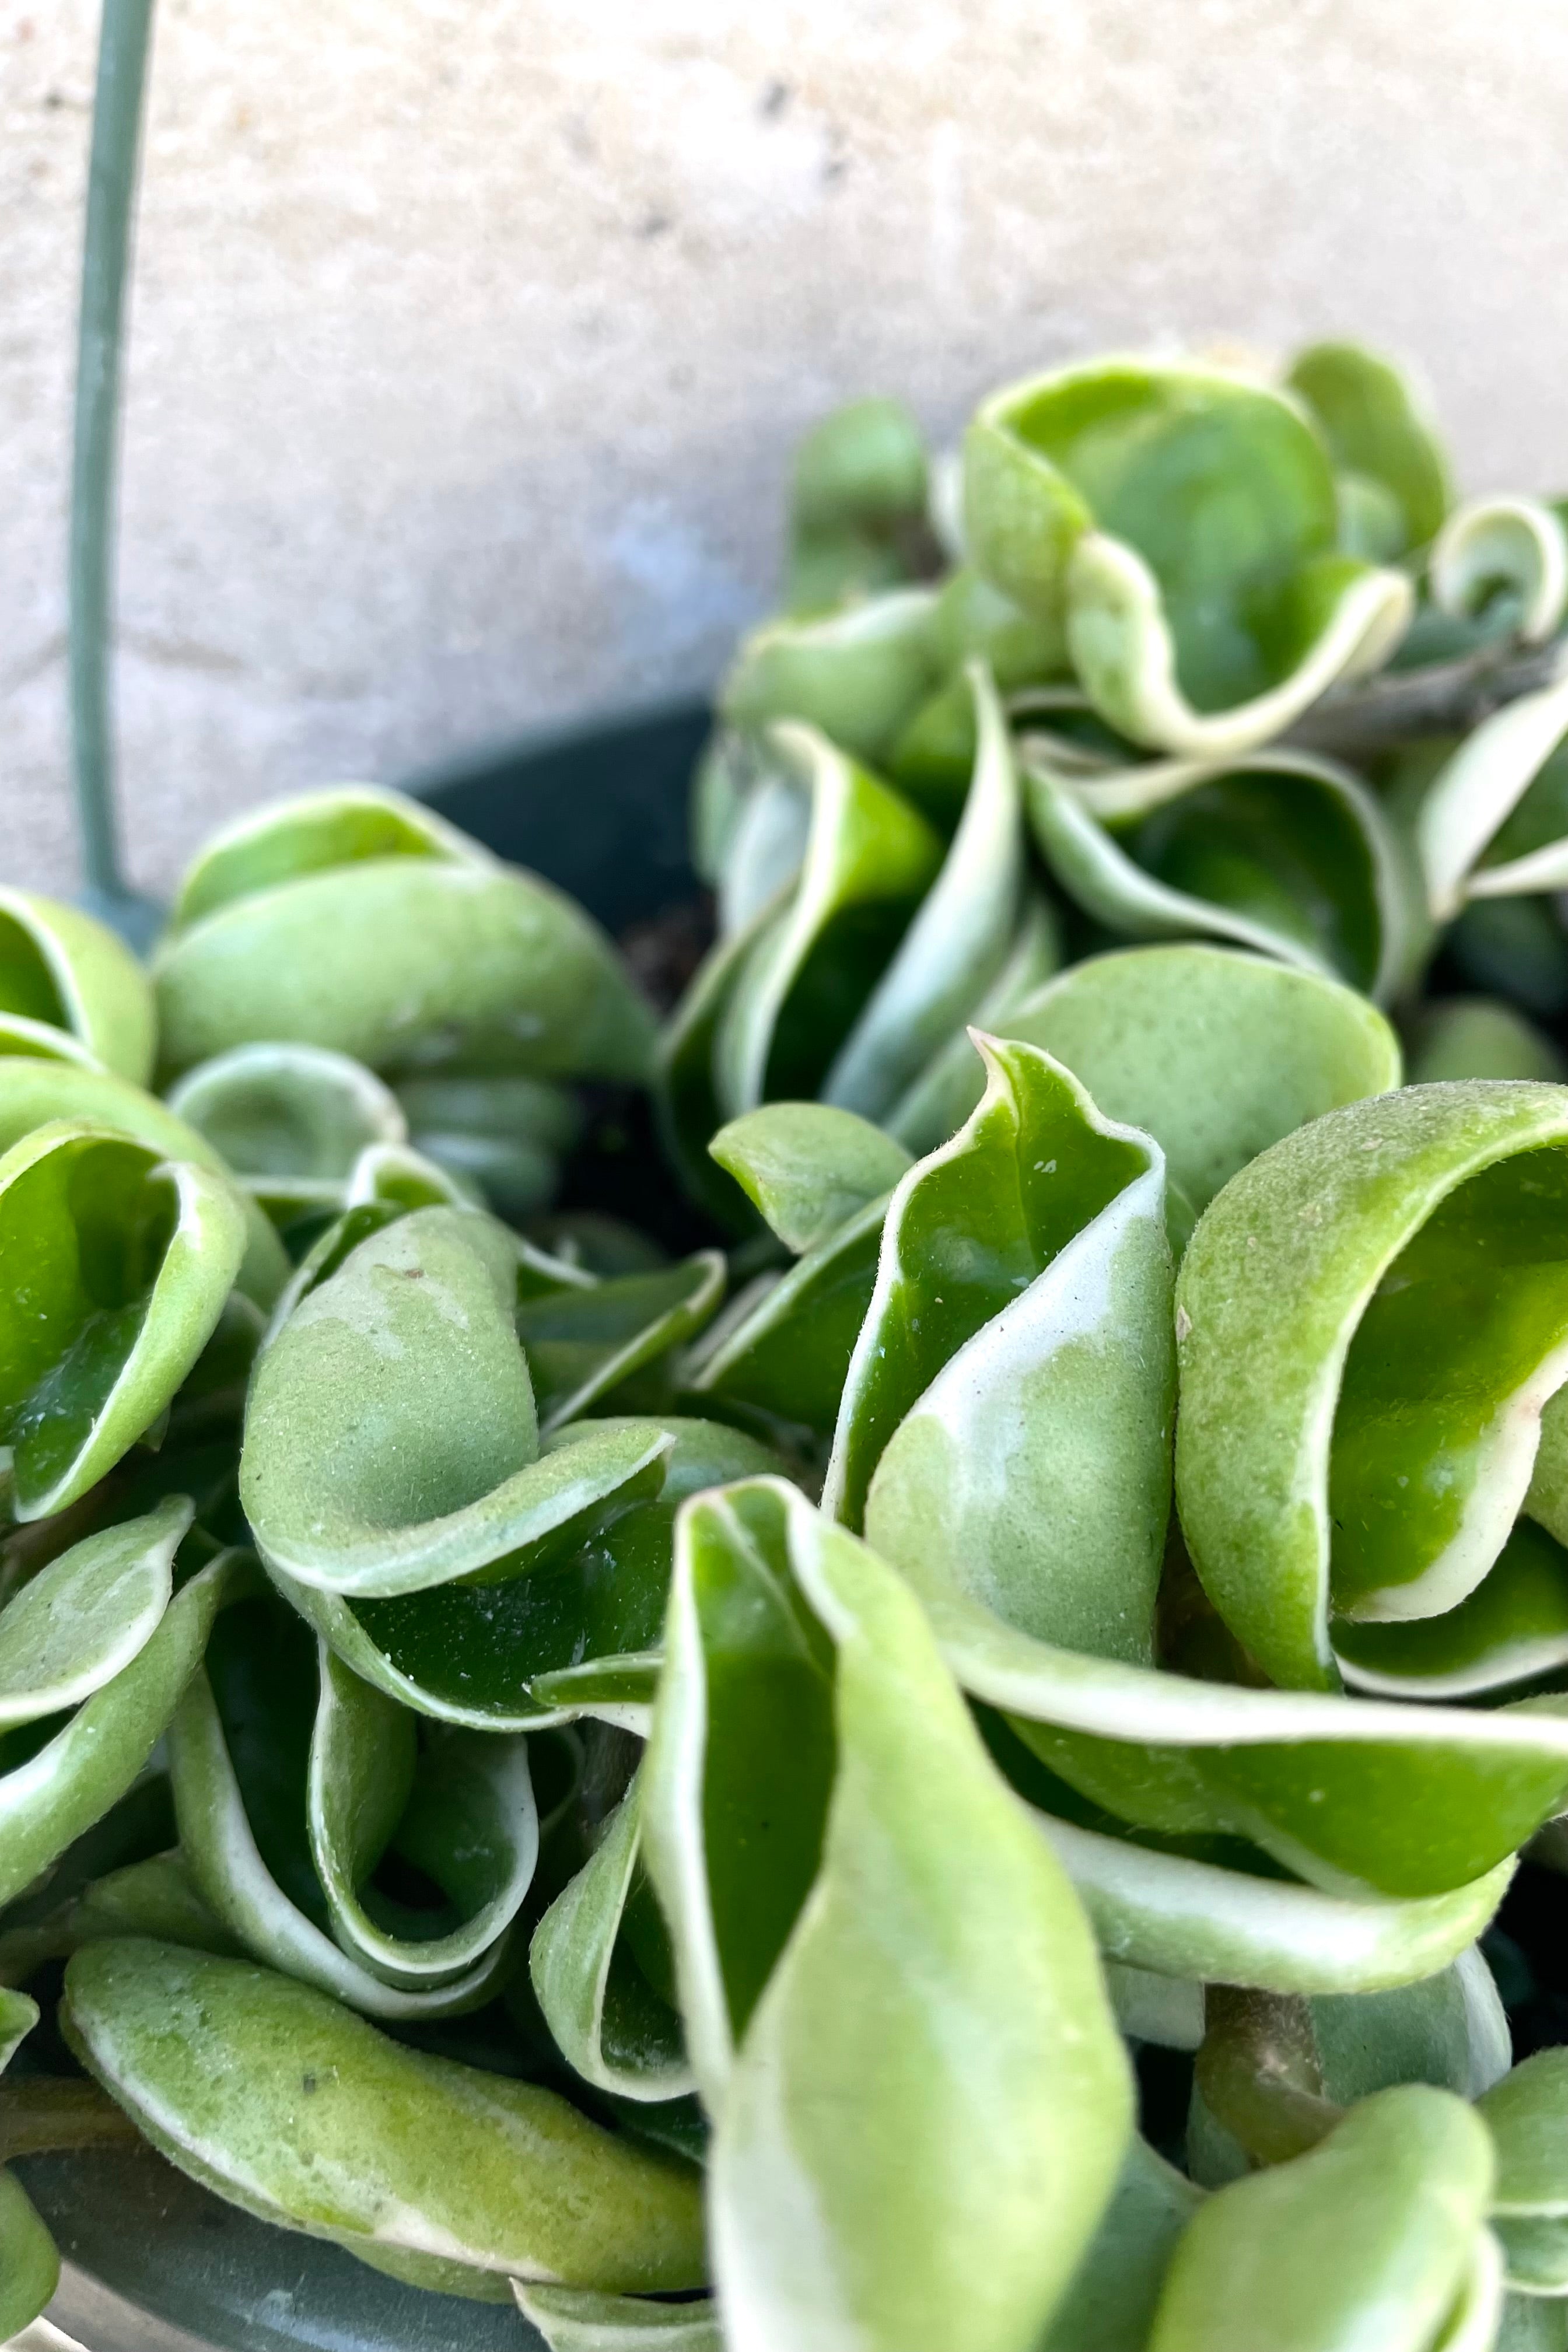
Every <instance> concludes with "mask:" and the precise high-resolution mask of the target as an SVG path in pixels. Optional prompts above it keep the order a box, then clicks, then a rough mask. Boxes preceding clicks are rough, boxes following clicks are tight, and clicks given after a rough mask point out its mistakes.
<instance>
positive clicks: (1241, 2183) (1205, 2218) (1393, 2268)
mask: <svg viewBox="0 0 1568 2352" xmlns="http://www.w3.org/2000/svg"><path fill="white" fill-rule="evenodd" d="M1491 2172H1492V2161H1491V2150H1490V2147H1489V2144H1488V2139H1487V2134H1486V2130H1485V2127H1484V2126H1482V2125H1481V2124H1480V2123H1479V2120H1478V2119H1477V2117H1476V2116H1475V2115H1474V2114H1473V2113H1472V2111H1471V2110H1470V2109H1469V2108H1468V2107H1467V2106H1466V2105H1464V2103H1463V2101H1462V2100H1459V2099H1456V2098H1455V2097H1453V2096H1452V2095H1451V2094H1449V2093H1447V2092H1444V2091H1435V2090H1431V2089H1428V2088H1427V2087H1426V2085H1424V2084H1410V2085H1408V2086H1406V2087H1404V2088H1400V2089H1397V2090H1392V2091H1384V2092H1381V2093H1379V2094H1378V2095H1377V2096H1376V2097H1375V2098H1373V2099H1369V2100H1367V2101H1366V2102H1365V2103H1364V2104H1363V2105H1361V2106H1360V2107H1358V2108H1356V2109H1355V2110H1354V2111H1353V2113H1352V2114H1351V2115H1350V2116H1346V2118H1345V2120H1344V2121H1343V2122H1342V2123H1341V2124H1340V2125H1339V2126H1337V2127H1336V2129H1335V2130H1334V2131H1333V2132H1332V2133H1331V2136H1330V2137H1329V2138H1328V2139H1327V2140H1325V2141H1324V2142H1323V2144H1322V2146H1321V2147H1317V2148H1314V2149H1312V2150H1310V2152H1309V2153H1308V2154H1307V2155H1305V2156H1302V2157H1299V2158H1296V2159H1295V2160H1294V2161H1293V2162H1292V2163H1289V2164H1281V2165H1276V2166H1274V2167H1273V2168H1271V2169H1270V2170H1268V2171H1266V2172H1263V2173H1259V2174H1258V2175H1257V2176H1256V2177H1255V2178H1254V2179H1249V2180H1238V2181H1237V2182H1235V2183H1234V2184H1233V2185H1232V2186H1231V2187H1230V2188H1228V2189H1222V2190H1220V2192H1219V2193H1218V2195H1217V2196H1215V2197H1214V2198H1212V2199H1211V2200H1209V2202H1208V2203H1207V2204H1205V2206H1203V2207H1202V2208H1201V2209H1200V2210H1199V2211H1198V2213H1197V2214H1196V2215H1195V2216H1194V2219H1193V2221H1191V2222H1190V2223H1189V2224H1188V2227H1187V2229H1186V2231H1185V2233H1184V2236H1183V2238H1182V2241H1181V2242H1180V2244H1179V2245H1178V2246H1177V2248H1176V2252H1175V2254H1174V2257H1173V2261H1172V2263H1171V2268H1170V2270H1169V2272H1168V2273H1167V2275H1166V2279H1165V2284H1164V2289H1163V2293H1162V2294H1161V2297H1160V2302H1159V2306H1158V2309H1157V2312H1156V2315H1155V2319H1154V2325H1153V2328H1152V2333H1151V2335H1150V2337H1149V2347H1148V2352H1256V2347H1257V2346H1258V2343H1259V2342H1260V2341H1261V2340H1262V2337H1261V2336H1260V2331H1266V2332H1267V2338H1268V2342H1269V2344H1270V2346H1271V2347H1273V2352H1361V2347H1363V2346H1364V2347H1366V2352H1373V2347H1376V2348H1377V2352H1439V2347H1442V2346H1444V2345H1445V2344H1446V2343H1447V2342H1449V2341H1451V2340H1452V2339H1451V2338H1450V2337H1449V2336H1447V2333H1446V2331H1447V2328H1448V2326H1449V2324H1450V2322H1451V2320H1452V2319H1453V2316H1454V2315H1455V2311H1456V2306H1457V2305H1461V2303H1462V2300H1463V2298H1464V2297H1465V2296H1466V2294H1467V2293H1468V2292H1470V2291H1472V2290H1471V2275H1472V2269H1473V2266H1474V2265H1475V2263H1476V2247H1477V2241H1478V2238H1479V2235H1480V2233H1481V2230H1482V2224H1483V2222H1484V2220H1485V2214H1486V2208H1487V2200H1488V2195H1489V2189H1490V2187H1491ZM1480 2292H1481V2293H1483V2294H1487V2293H1489V2300H1490V2303H1491V2309H1492V2317H1493V2321H1494V2325H1495V2318H1496V2312H1497V2307H1498V2305H1499V2302H1500V2281H1498V2280H1497V2278H1496V2275H1495V2272H1493V2273H1491V2275H1490V2277H1489V2282H1488V2286H1487V2287H1486V2288H1483V2289H1481V2290H1480ZM1472 2340H1473V2341H1474V2342H1476V2343H1477V2344H1478V2345H1485V2344H1486V2343H1487V2342H1488V2341H1489V2337H1488V2336H1484V2335H1483V2336H1477V2337H1475V2338H1473V2339H1472Z"/></svg>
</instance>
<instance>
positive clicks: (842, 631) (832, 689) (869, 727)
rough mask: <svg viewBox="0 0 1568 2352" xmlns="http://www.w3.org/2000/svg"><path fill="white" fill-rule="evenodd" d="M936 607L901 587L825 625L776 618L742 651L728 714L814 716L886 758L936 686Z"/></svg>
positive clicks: (736, 719)
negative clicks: (933, 612)
mask: <svg viewBox="0 0 1568 2352" xmlns="http://www.w3.org/2000/svg"><path fill="white" fill-rule="evenodd" d="M931 602H932V598H931V590H930V589H929V588H897V589H893V590H891V591H889V593H887V594H885V595H881V596H871V597H868V598H867V599H866V601H865V602H864V603H862V604H851V605H849V606H848V607H847V609H846V610H844V611H843V612H837V613H830V614H827V615H826V617H825V618H822V619H816V620H804V621H800V620H782V621H770V622H768V623H767V624H766V625H765V626H763V628H760V629H758V630H756V631H755V632H754V633H753V634H752V635H751V636H749V637H748V638H747V639H746V640H745V643H744V644H743V645H742V647H741V650H740V652H739V653H738V654H737V656H736V657H735V662H734V666H733V667H732V668H731V672H730V675H729V677H727V678H726V679H725V681H724V684H723V686H722V688H721V690H720V698H719V701H720V709H721V711H722V712H723V715H724V717H725V718H726V719H728V720H729V721H730V722H731V725H732V726H745V727H755V726H760V725H763V724H764V723H766V722H767V721H768V720H770V719H804V720H805V721H806V722H807V723H808V724H810V725H811V726H812V727H814V728H820V729H821V730H822V732H823V733H824V734H825V735H827V736H831V738H832V740H834V742H836V743H838V744H841V745H842V746H843V748H844V750H845V751H847V752H849V753H850V754H851V755H852V756H853V757H855V758H856V759H861V760H875V759H877V758H878V757H879V755H880V753H881V752H882V751H884V750H885V749H886V748H887V746H888V745H889V744H890V743H891V742H892V740H893V739H894V737H895V736H896V735H897V734H898V733H899V732H900V729H901V728H902V727H903V725H904V723H905V721H906V720H907V719H909V718H910V716H911V715H912V713H913V712H914V711H915V710H916V709H917V708H918V707H919V705H920V704H921V702H922V701H923V700H924V698H925V697H926V695H927V694H929V693H930V691H931V688H932V687H933V686H934V685H935V684H936V681H937V664H936V654H935V650H934V647H933V646H932V644H931Z"/></svg>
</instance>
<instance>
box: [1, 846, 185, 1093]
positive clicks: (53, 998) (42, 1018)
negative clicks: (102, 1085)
mask: <svg viewBox="0 0 1568 2352" xmlns="http://www.w3.org/2000/svg"><path fill="white" fill-rule="evenodd" d="M13 1021H15V1022H17V1023H18V1024H21V1025H20V1027H19V1028H18V1029H17V1030H16V1031H15V1032H13V1033H12V1034H11V1035H10V1036H8V1037H6V1039H5V1047H4V1050H5V1052H7V1053H15V1052H16V1050H17V1047H18V1045H21V1046H22V1047H23V1049H24V1050H26V1049H27V1047H28V1046H29V1045H30V1046H31V1047H32V1050H34V1051H40V1050H45V1051H53V1052H55V1053H58V1054H59V1055H61V1057H62V1058H63V1059H71V1058H73V1057H74V1055H75V1054H76V1053H77V1052H81V1053H85V1054H86V1055H88V1056H89V1057H90V1058H91V1060H92V1061H93V1062H94V1063H96V1064H98V1065H100V1066H102V1067H103V1068H105V1069H109V1070H112V1071H114V1072H115V1073H116V1075H117V1076H121V1077H122V1078H129V1079H130V1081H131V1083H132V1085H133V1086H145V1084H146V1082H147V1080H148V1078H149V1077H150V1076H152V1072H153V992H152V990H151V989H150V988H149V986H148V984H147V977H146V974H145V973H144V972H143V971H142V967H141V965H140V964H139V963H138V962H137V961H136V959H135V957H134V956H133V955H132V953H131V952H130V950H129V949H128V948H126V947H125V945H124V944H123V942H122V941H121V940H120V939H119V938H118V937H117V936H116V934H115V933H114V932H113V931H111V930H110V929H108V928H107V926H106V925H104V924H102V923H99V922H95V921H94V919H93V918H92V917H91V916H90V915H84V914H83V913H82V912H81V910H80V908H77V907H65V906H62V905H61V904H60V903H59V901H58V899H55V898H40V897H39V896H38V894H37V892H36V891H33V890H13V889H0V1024H3V1025H4V1028H5V1029H6V1030H9V1028H10V1024H11V1023H12V1022H13ZM35 1024H37V1025H36V1027H35ZM39 1031H41V1032H43V1033H45V1034H43V1035H40V1034H38V1032H39ZM55 1031H59V1032H63V1033H64V1034H63V1036H62V1037H61V1039H60V1041H59V1043H58V1045H52V1046H50V1045H48V1044H47V1033H49V1032H55Z"/></svg>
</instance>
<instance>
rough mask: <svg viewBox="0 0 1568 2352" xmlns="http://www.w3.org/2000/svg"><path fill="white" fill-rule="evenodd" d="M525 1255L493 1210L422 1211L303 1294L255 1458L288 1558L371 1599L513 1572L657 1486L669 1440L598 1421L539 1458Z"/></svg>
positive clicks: (278, 1560) (275, 1548)
mask: <svg viewBox="0 0 1568 2352" xmlns="http://www.w3.org/2000/svg"><path fill="white" fill-rule="evenodd" d="M517 1266H518V1260H517V1252H516V1248H515V1245H514V1244H512V1242H511V1241H510V1237H509V1236H507V1235H506V1234H504V1233H503V1231H502V1230H501V1228H500V1226H497V1225H494V1224H492V1223H490V1222H489V1220H488V1219H486V1218H484V1217H481V1216H476V1215H474V1214H472V1213H468V1212H466V1211H463V1210H453V1209H446V1208H441V1209H416V1211H414V1213H412V1214H411V1215H408V1216H405V1217H403V1218H401V1219H400V1220H399V1221H398V1222H397V1223H395V1224H392V1225H389V1226H386V1227H385V1228H384V1229H383V1230H382V1231H380V1232H376V1233H373V1234H370V1235H369V1237H368V1238H367V1239H365V1240H364V1241H362V1242H361V1243H359V1244H358V1245H357V1247H355V1248H354V1249H353V1250H352V1251H351V1252H350V1254H349V1255H348V1256H347V1257H346V1258H345V1259H344V1261H343V1263H342V1265H341V1267H339V1269H338V1270H337V1271H336V1272H335V1273H333V1274H331V1275H330V1276H327V1278H326V1279H325V1280H323V1281H321V1282H320V1283H319V1284H318V1286H316V1288H314V1289H313V1290H311V1291H310V1293H309V1294H308V1296H306V1297H303V1298H301V1299H300V1303H299V1304H298V1306H296V1307H294V1309H293V1311H292V1313H291V1314H290V1315H289V1318H288V1320H287V1322H285V1323H284V1324H283V1326H282V1328H281V1329H280V1330H279V1332H278V1334H277V1336H276V1338H275V1339H273V1340H272V1341H271V1343H270V1345H269V1346H268V1348H267V1349H266V1350H265V1352H264V1354H263V1355H262V1357H261V1360H260V1362H259V1363H258V1368H257V1373H256V1380H255V1385H254V1388H253V1391H252V1394H251V1400H250V1407H249V1411H248V1412H247V1417H246V1434H245V1451H244V1454H243V1456H242V1459H241V1464H240V1491H241V1495H242V1497H243V1499H244V1503H245V1508H246V1514H247V1517H248V1518H249V1521H250V1524H251V1526H252V1528H254V1530H255V1534H256V1540H257V1545H258V1549H259V1550H260V1551H261V1553H262V1556H263V1558H264V1559H266V1560H267V1562H268V1566H269V1567H270V1568H272V1569H274V1570H277V1571H279V1572H280V1573H281V1574H282V1575H284V1576H286V1577H288V1578H289V1579H290V1580H292V1581H294V1582H296V1583H303V1584H307V1585H314V1586H317V1587H320V1588H321V1590H322V1591H327V1592H336V1593H339V1594H354V1595H359V1596H363V1597H366V1598H370V1597H390V1596H393V1595H396V1594H401V1593H413V1592H420V1591H426V1590H427V1589H428V1588H429V1587H431V1586H433V1585H437V1584H444V1583H450V1582H452V1581H453V1580H457V1579H458V1578H463V1577H469V1576H473V1575H475V1574H476V1573H482V1574H484V1575H486V1576H487V1577H488V1578H489V1580H492V1581H498V1580H505V1579H507V1578H510V1577H512V1576H515V1575H517V1574H519V1573H520V1572H521V1570H522V1569H523V1568H525V1567H526V1566H527V1565H528V1562H529V1559H530V1555H531V1553H532V1552H534V1551H536V1550H537V1549H539V1548H540V1547H542V1546H543V1545H544V1544H545V1543H546V1542H547V1541H549V1542H552V1543H555V1544H559V1543H561V1542H563V1541H564V1539H565V1538H566V1536H567V1533H568V1531H569V1530H572V1529H576V1530H578V1531H579V1533H580V1534H581V1533H583V1532H586V1529H587V1527H588V1525H589V1524H590V1523H591V1520H592V1517H593V1515H594V1514H595V1513H601V1514H602V1511H603V1507H604V1506H605V1504H607V1503H608V1502H609V1501H610V1500H611V1498H612V1497H616V1496H619V1497H620V1498H621V1499H622V1500H623V1501H625V1502H629V1501H631V1500H633V1499H634V1498H635V1497H636V1496H639V1495H641V1494H643V1493H646V1492H647V1491H648V1489H649V1486H650V1485H651V1487H652V1488H653V1490H654V1491H657V1488H658V1484H659V1480H660V1475H661V1473H660V1468H659V1465H660V1462H661V1458H662V1455H663V1454H664V1453H665V1452H666V1451H668V1444H667V1443H666V1442H663V1441H661V1440H660V1438H659V1437H658V1435H657V1434H654V1435H652V1436H650V1435H649V1434H648V1433H646V1432H643V1431H627V1430H625V1429H621V1430H596V1431H595V1430H590V1431H585V1432H584V1433H583V1434H582V1436H581V1437H580V1439H579V1440H578V1442H577V1443H576V1444H574V1445H573V1446H572V1447H570V1448H563V1449H562V1450H561V1451H559V1452H557V1453H555V1454H548V1455H546V1456H544V1457H543V1458H540V1455H539V1441H538V1433H537V1424H536V1421H535V1413H534V1403H533V1391H532V1388H531V1382H530V1380H529V1371H528V1364H527V1362H526V1360H525V1359H524V1356H523V1351H522V1348H521V1345H520V1343H519V1340H518V1337H517V1329H516V1318H517V1316H518V1313H519V1309H518V1307H517V1306H516V1304H515V1300H516V1296H517V1287H518V1273H517ZM609 1287H611V1286H605V1288H609ZM572 1295H573V1296H574V1297H575V1296H578V1295H582V1296H584V1297H590V1298H596V1297H599V1296H600V1295H601V1294H600V1293H599V1292H597V1291H591V1292H587V1293H584V1294H576V1293H574V1294H572ZM349 1663H350V1664H354V1663H355V1662H354V1661H353V1660H352V1659H351V1660H350V1662H349Z"/></svg>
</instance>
